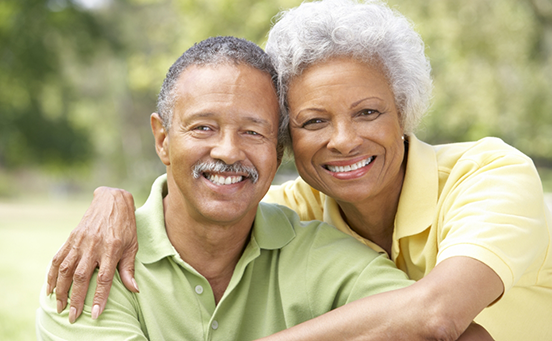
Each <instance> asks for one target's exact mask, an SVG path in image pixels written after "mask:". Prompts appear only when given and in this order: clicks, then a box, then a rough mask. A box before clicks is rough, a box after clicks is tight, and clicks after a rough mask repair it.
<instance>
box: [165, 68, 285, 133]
mask: <svg viewBox="0 0 552 341" xmlns="http://www.w3.org/2000/svg"><path fill="white" fill-rule="evenodd" d="M175 91H176V93H175V98H176V104H177V105H176V107H180V109H184V110H185V111H187V113H188V114H187V115H186V116H187V117H188V118H190V116H189V114H191V115H193V116H195V117H197V118H201V117H204V118H207V117H213V118H215V117H216V116H218V117H221V116H222V115H221V113H223V112H234V113H235V114H236V115H238V116H239V117H240V119H241V120H246V121H249V122H251V123H256V124H261V125H271V126H277V124H278V117H279V107H278V100H277V97H276V90H275V88H274V84H273V82H272V78H271V76H270V74H268V73H267V72H264V71H261V70H259V69H256V68H253V67H251V66H249V65H246V64H235V63H223V64H216V65H211V64H207V65H191V66H189V67H188V68H187V69H186V70H184V71H183V72H182V73H181V74H180V77H179V79H178V82H177V84H176V87H175ZM192 108H193V109H192ZM177 110H178V109H177ZM221 110H222V111H221Z"/></svg>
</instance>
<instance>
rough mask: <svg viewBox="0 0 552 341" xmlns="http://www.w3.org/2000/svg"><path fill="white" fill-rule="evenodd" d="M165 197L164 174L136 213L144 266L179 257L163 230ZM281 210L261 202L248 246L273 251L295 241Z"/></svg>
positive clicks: (140, 254)
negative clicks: (252, 244) (250, 244)
mask: <svg viewBox="0 0 552 341" xmlns="http://www.w3.org/2000/svg"><path fill="white" fill-rule="evenodd" d="M166 195H167V175H166V174H164V175H161V176H160V177H158V178H157V179H156V180H155V182H154V183H153V185H152V188H151V193H150V196H149V197H148V199H147V201H146V203H145V204H144V206H142V207H140V208H139V209H138V210H137V211H136V225H137V230H138V245H139V246H140V247H139V249H138V254H137V256H136V257H137V258H138V259H139V260H140V261H141V262H142V263H145V264H150V263H154V262H157V261H159V260H161V259H163V258H165V257H171V256H176V255H178V252H177V251H176V249H175V248H174V247H173V245H172V244H171V242H170V240H169V237H168V236H167V232H166V229H165V217H164V214H163V198H164V197H165V196H166ZM284 210H286V209H285V208H282V207H280V206H277V205H274V204H266V203H260V204H259V206H258V207H257V213H256V216H255V223H254V225H253V230H252V233H251V236H252V238H251V241H250V243H251V242H254V243H255V244H257V245H258V247H259V248H261V249H267V250H273V249H279V248H282V247H283V246H285V245H286V244H288V243H289V242H290V241H291V240H292V239H293V238H295V230H294V228H293V226H292V225H291V223H290V219H289V218H288V217H287V214H286V213H284ZM288 214H290V213H288Z"/></svg>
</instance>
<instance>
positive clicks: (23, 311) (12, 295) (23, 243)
mask: <svg viewBox="0 0 552 341" xmlns="http://www.w3.org/2000/svg"><path fill="white" fill-rule="evenodd" d="M546 198H547V202H548V204H549V206H550V207H551V209H552V194H547V196H546ZM90 200H91V198H82V199H71V200H68V199H66V200H60V199H57V200H51V199H47V198H43V199H40V198H33V199H30V200H29V199H27V200H23V199H21V198H20V199H15V200H14V199H12V200H10V201H6V200H3V201H2V199H0V292H1V295H2V296H1V299H0V340H10V341H11V340H21V341H26V340H36V336H35V326H34V320H35V310H36V308H37V307H38V294H39V292H40V290H41V289H42V285H43V283H44V279H45V274H46V268H47V266H48V263H49V261H50V259H51V258H52V256H53V255H54V253H55V252H56V251H57V249H58V248H59V247H60V246H61V244H62V243H63V242H64V241H65V240H66V239H67V236H68V235H69V233H70V231H71V230H72V229H73V228H74V227H75V226H77V224H78V222H79V221H80V219H81V217H82V215H83V214H84V211H85V210H86V208H87V207H88V205H89V203H90ZM137 205H139V203H138V202H137Z"/></svg>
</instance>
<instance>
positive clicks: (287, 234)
mask: <svg viewBox="0 0 552 341" xmlns="http://www.w3.org/2000/svg"><path fill="white" fill-rule="evenodd" d="M166 191H167V189H166V176H161V177H160V178H158V179H157V180H156V182H155V183H154V185H153V187H152V191H151V194H150V197H149V198H148V200H147V202H146V203H145V205H144V206H143V207H142V208H140V209H139V210H138V211H137V212H136V222H137V226H138V242H139V245H140V249H139V251H138V255H137V259H136V280H137V282H138V284H139V286H140V293H139V294H134V293H132V292H129V291H127V290H126V289H125V287H124V286H123V284H122V282H121V279H120V278H119V276H118V275H117V276H116V278H115V279H114V282H113V286H112V289H111V292H110V295H109V300H108V303H107V306H106V309H105V311H104V312H103V314H102V315H101V316H100V317H99V318H98V320H96V321H94V320H92V319H91V317H90V316H91V308H92V299H93V294H94V289H95V283H96V277H95V276H94V278H92V281H91V285H90V290H89V291H88V297H87V298H86V302H85V307H84V312H83V314H82V316H81V317H79V319H78V320H77V322H76V323H75V324H74V325H70V324H69V322H68V309H65V311H64V312H63V313H62V314H57V312H56V300H55V295H52V296H47V295H46V289H45V288H43V289H42V291H41V295H40V308H39V309H38V311H37V321H36V324H37V334H38V339H39V340H62V339H63V340H65V339H67V340H79V341H82V340H99V339H101V340H106V339H112V340H146V339H150V340H240V341H242V340H252V339H256V338H260V337H263V336H267V335H270V334H273V333H275V332H278V331H280V330H283V329H286V328H288V327H291V326H294V325H296V324H299V323H301V322H304V321H306V320H309V319H311V318H314V317H316V316H319V315H321V314H323V313H325V312H328V311H330V310H332V309H334V308H336V307H339V306H341V305H344V304H346V303H348V302H351V301H354V300H356V299H359V298H362V297H365V296H369V295H373V294H377V293H380V292H384V291H388V290H393V289H399V288H402V287H405V286H407V285H410V284H411V283H412V282H411V281H409V280H408V279H407V277H406V275H405V274H404V273H403V272H402V271H400V270H398V269H397V268H396V267H395V266H394V264H393V262H391V261H390V260H389V259H387V257H386V256H384V255H380V254H378V253H377V252H375V251H373V250H372V249H370V248H367V247H366V246H364V245H363V244H361V243H360V242H358V241H357V240H355V239H354V238H352V237H350V236H347V235H346V234H344V233H342V232H340V231H338V230H336V229H335V228H333V227H331V226H330V225H327V224H326V223H321V222H318V221H312V222H300V221H299V218H298V216H297V214H296V213H295V212H293V211H292V210H290V209H288V208H285V207H283V206H278V205H274V204H266V203H261V204H259V207H258V209H257V215H256V218H255V224H254V226H253V229H252V232H251V238H250V241H249V243H248V244H247V246H246V248H245V250H244V252H243V255H242V256H241V258H240V260H239V261H238V264H237V265H236V268H235V269H234V273H233V275H232V279H231V280H230V284H229V285H228V288H227V289H226V291H225V293H224V295H223V297H222V299H221V300H220V302H219V303H218V305H215V300H214V296H213V292H212V290H211V287H210V286H209V282H208V281H207V280H206V279H205V278H204V277H203V276H202V275H200V274H199V273H198V272H197V271H196V270H195V269H193V268H192V267H191V266H190V265H188V264H187V263H186V262H185V261H183V260H182V259H181V258H180V256H179V254H178V253H177V252H176V250H175V249H174V247H173V246H172V244H171V243H170V241H169V239H168V237H167V234H166V232H165V225H164V217H163V201H162V198H163V196H164V195H165V194H166Z"/></svg>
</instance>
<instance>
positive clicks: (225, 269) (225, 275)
mask: <svg viewBox="0 0 552 341" xmlns="http://www.w3.org/2000/svg"><path fill="white" fill-rule="evenodd" d="M163 206H164V213H165V228H166V230H167V235H168V237H169V240H170V242H171V243H172V245H173V246H174V248H175V249H176V251H177V252H178V253H179V254H180V257H181V258H182V259H183V260H184V261H185V262H186V263H188V264H190V265H191V266H192V267H193V268H194V269H195V270H196V271H198V272H199V273H200V274H201V275H203V276H204V277H205V278H206V279H207V280H208V281H209V284H210V285H211V288H212V290H213V293H214V295H215V303H216V304H218V302H219V301H220V299H221V298H222V296H223V294H224V291H225V290H226V288H227V287H228V284H229V283H230V279H231V278H232V274H233V273H234V268H235V267H236V264H237V263H238V261H239V259H240V257H241V255H242V253H243V250H244V248H245V245H246V243H247V242H248V241H249V234H250V232H251V228H252V226H253V222H254V219H255V216H254V215H252V216H251V217H246V219H242V220H240V221H239V222H236V223H232V224H217V223H210V222H208V221H201V220H198V219H194V218H193V217H191V216H190V215H189V214H188V213H187V212H186V210H185V209H182V205H179V204H175V203H174V202H173V200H171V198H170V197H169V196H167V197H165V198H164V199H163Z"/></svg>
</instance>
